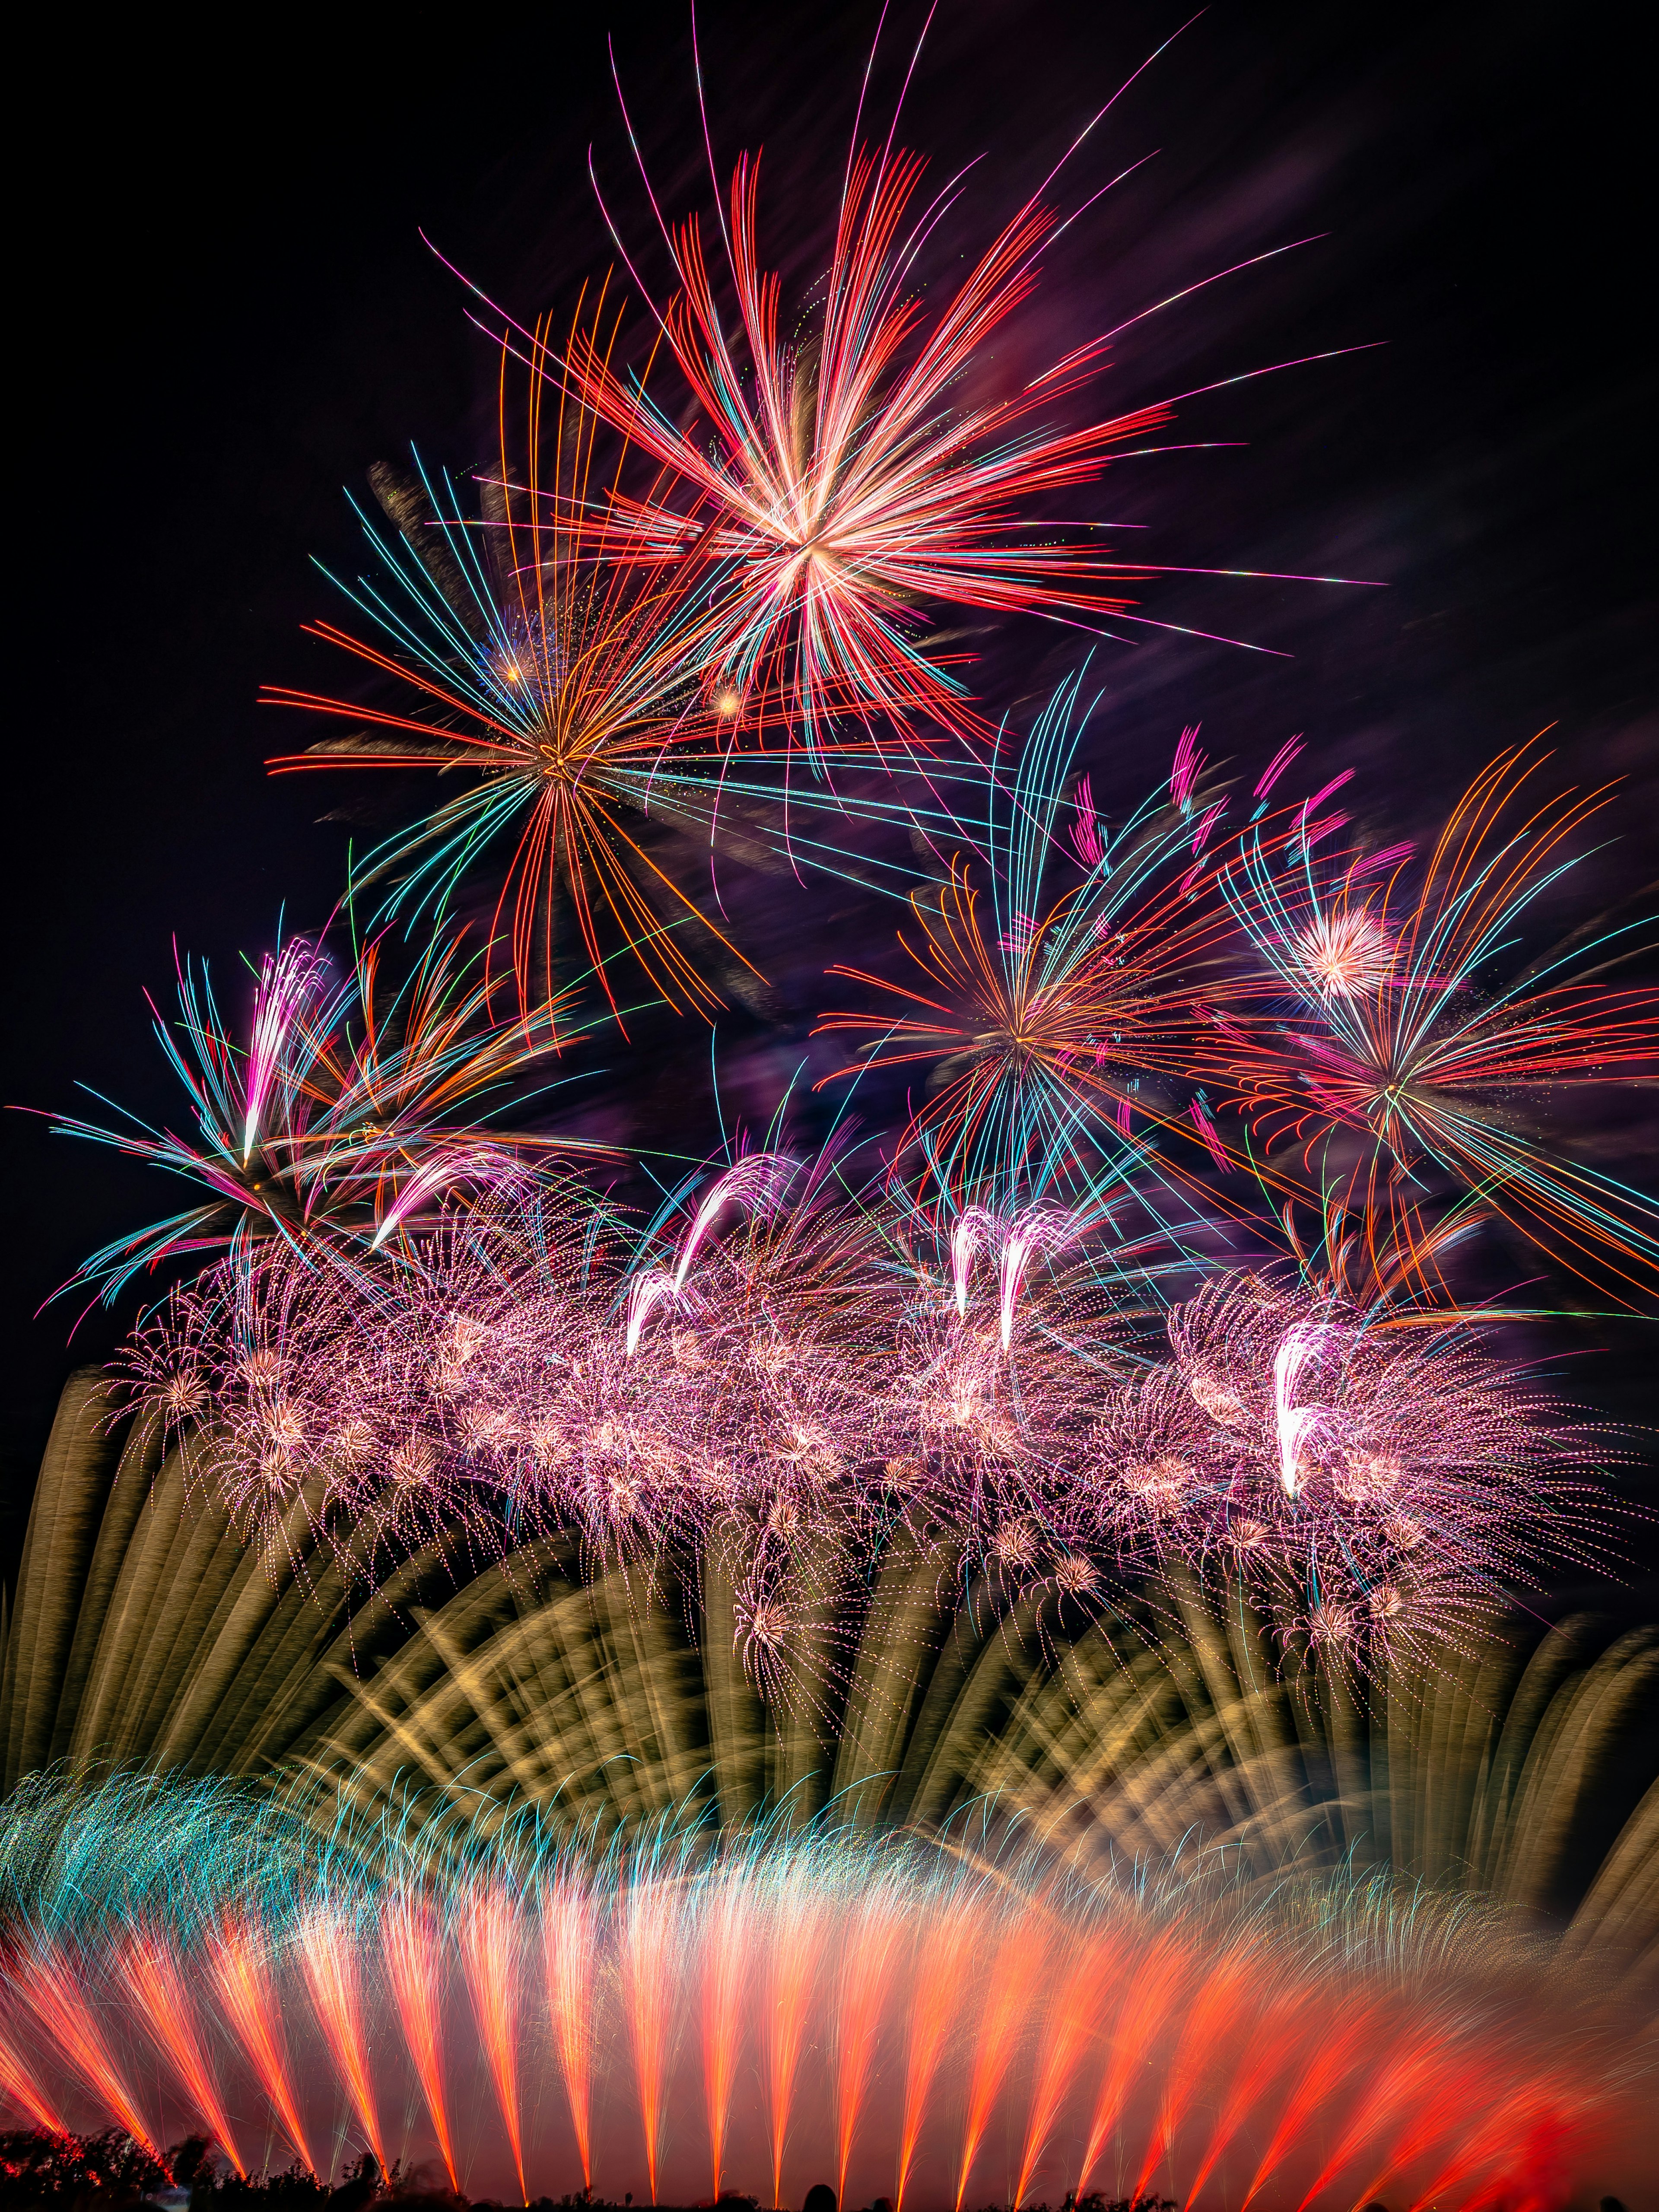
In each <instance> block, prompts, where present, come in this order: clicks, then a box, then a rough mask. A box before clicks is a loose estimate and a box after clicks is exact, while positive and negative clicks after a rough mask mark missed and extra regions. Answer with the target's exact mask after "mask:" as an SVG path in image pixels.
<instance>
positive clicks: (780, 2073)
mask: <svg viewBox="0 0 1659 2212" xmlns="http://www.w3.org/2000/svg"><path fill="white" fill-rule="evenodd" d="M766 1911H767V1917H768V1927H767V1948H766V1960H765V1965H764V1967H763V1971H762V1974H761V1982H760V1986H761V1992H762V1995H761V2013H760V2049H761V2072H762V2076H763V2081H764V2083H765V2089H766V2118H767V2132H768V2141H769V2147H770V2150H771V2160H772V2202H773V2203H774V2204H775V2205H781V2203H783V2154H784V2149H785V2147H786V2145H787V2142H788V2136H789V2124H790V2119H791V2117H792V2114H793V2106H794V2100H795V2077H796V2074H797V2071H798V2069H799V2065H800V2059H801V2052H802V2050H803V2048H804V2047H805V2041H806V2030H807V2025H808V2021H809V2018H810V2015H811V2007H812V1999H813V1996H814V1993H815V1991H816V1989H817V1975H818V1962H819V1957H820V1954H821V1953H822V1950H823V1942H824V1939H825V1936H826V1934H827V1932H828V1931H827V1929H825V1926H824V1913H823V1899H822V1897H821V1896H820V1895H819V1894H818V1893H817V1891H816V1889H815V1888H814V1887H813V1886H812V1884H811V1875H810V1870H809V1869H807V1868H805V1867H804V1866H802V1865H800V1864H799V1863H797V1862H796V1861H795V1860H794V1859H793V1857H792V1858H791V1859H789V1860H787V1861H786V1862H785V1864H784V1866H783V1869H782V1870H781V1873H780V1875H779V1876H778V1877H777V1879H776V1880H775V1882H774V1884H773V1886H772V1888H771V1891H770V1894H769V1896H768V1898H767V1900H766Z"/></svg>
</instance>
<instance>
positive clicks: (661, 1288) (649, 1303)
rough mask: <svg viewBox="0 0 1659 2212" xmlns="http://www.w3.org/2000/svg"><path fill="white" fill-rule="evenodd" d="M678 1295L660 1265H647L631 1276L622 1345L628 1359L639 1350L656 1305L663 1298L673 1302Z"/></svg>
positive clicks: (677, 1290)
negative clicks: (639, 1273)
mask: <svg viewBox="0 0 1659 2212" xmlns="http://www.w3.org/2000/svg"><path fill="white" fill-rule="evenodd" d="M678 1297H679V1286H678V1284H677V1283H676V1282H675V1280H674V1278H673V1277H672V1276H671V1275H665V1274H664V1273H663V1271H662V1269H661V1268H660V1267H648V1268H647V1270H646V1272H645V1273H644V1274H642V1275H635V1277H634V1278H633V1279H632V1281H631V1282H630V1283H629V1286H628V1338H627V1343H626V1346H625V1347H624V1349H625V1352H626V1355H627V1357H628V1358H629V1359H631V1358H633V1357H634V1354H635V1352H637V1351H638V1350H639V1348H640V1337H641V1333H642V1332H643V1330H644V1328H645V1324H646V1323H647V1322H648V1321H649V1320H650V1318H651V1316H652V1314H653V1312H654V1311H655V1310H656V1309H657V1307H658V1306H659V1305H660V1304H662V1303H663V1302H664V1300H666V1301H667V1302H668V1303H669V1304H674V1303H675V1302H676V1301H677V1300H678Z"/></svg>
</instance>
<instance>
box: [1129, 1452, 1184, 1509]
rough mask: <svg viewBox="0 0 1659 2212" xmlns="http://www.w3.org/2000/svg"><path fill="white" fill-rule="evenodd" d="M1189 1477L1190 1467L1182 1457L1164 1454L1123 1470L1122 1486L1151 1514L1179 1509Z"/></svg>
mask: <svg viewBox="0 0 1659 2212" xmlns="http://www.w3.org/2000/svg"><path fill="white" fill-rule="evenodd" d="M1192 1479H1193V1470H1192V1468H1191V1467H1190V1466H1188V1462H1186V1461H1185V1460H1184V1459H1175V1458H1172V1457H1170V1456H1167V1455H1166V1456H1165V1457H1164V1458H1162V1459H1153V1460H1142V1461H1139V1462H1136V1463H1135V1464H1134V1465H1133V1466H1130V1467H1126V1468H1124V1470H1123V1487H1124V1488H1125V1489H1126V1490H1127V1492H1128V1493H1129V1495H1130V1496H1131V1498H1139V1500H1140V1502H1141V1504H1143V1505H1145V1506H1146V1507H1147V1508H1148V1510H1150V1511H1152V1512H1153V1513H1174V1512H1176V1511H1178V1510H1180V1505H1181V1500H1182V1493H1183V1492H1185V1490H1186V1488H1187V1486H1188V1483H1190V1482H1191V1480H1192Z"/></svg>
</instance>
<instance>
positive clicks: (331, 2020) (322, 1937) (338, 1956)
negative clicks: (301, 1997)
mask: <svg viewBox="0 0 1659 2212" xmlns="http://www.w3.org/2000/svg"><path fill="white" fill-rule="evenodd" d="M298 1934H299V1946H298V1948H299V1954H300V1965H301V1970H302V1972H304V1975H305V1978H306V1985H307V1988H308V1989H309V1990H310V1992H311V2001H312V2004H313V2007H314V2008H315V2010H316V2015H317V2019H318V2021H319V2025H320V2027H321V2028H322V2031H323V2035H324V2039H325V2041H326V2043H327V2045H328V2048H329V2055H330V2056H331V2058H332V2059H333V2061H334V2063H335V2066H336V2068H337V2069H338V2072H339V2075H340V2079H341V2081H343V2084H344V2085H345V2090H346V2093H347V2095H348V2096H349V2098H350V2100H351V2103H352V2106H353V2107H354V2109H355V2110H356V2114H357V2118H358V2119H359V2121H360V2122H361V2123H362V2130H363V2134H364V2136H365V2137H366V2138H367V2139H368V2147H369V2148H370V2149H371V2150H372V2151H373V2152H374V2157H375V2160H376V2162H377V2163H378V2165H379V2166H380V2171H381V2172H382V2173H384V2172H387V2171H388V2170H389V2169H388V2163H387V2160H386V2145H385V2143H384V2142H383V2141H382V2140H381V2136H380V2119H379V2117H378V2115H377V2113H376V2112H375V2109H374V2083H373V2081H372V2080H371V2078H370V2074H369V2059H368V2045H367V2043H366V2040H365V2038H364V2033H363V1993H362V1979H361V1975H360V1972H359V1965H360V1955H361V1947H360V1944H359V1941H358V1932H357V1929H356V1927H355V1926H354V1925H353V1924H352V1923H351V1921H350V1920H349V1918H348V1917H346V1916H345V1915H344V1914H343V1913H341V1912H339V1911H330V1910H329V1909H328V1907H327V1906H326V1905H323V1906H321V1907H319V1909H317V1910H315V1911H311V1912H307V1914H306V1915H305V1916H304V1917H302V1918H301V1922H300V1923H299V1931H298Z"/></svg>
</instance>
